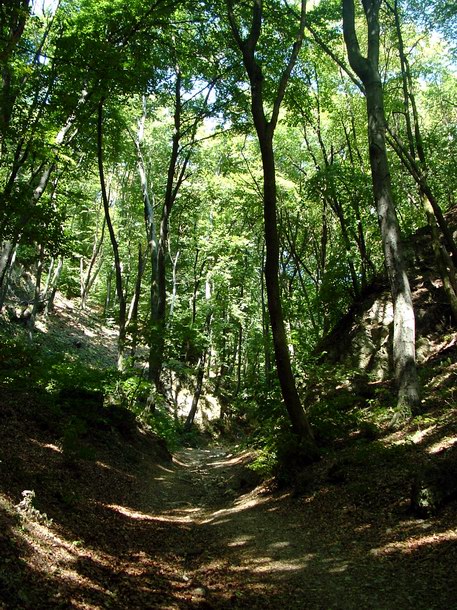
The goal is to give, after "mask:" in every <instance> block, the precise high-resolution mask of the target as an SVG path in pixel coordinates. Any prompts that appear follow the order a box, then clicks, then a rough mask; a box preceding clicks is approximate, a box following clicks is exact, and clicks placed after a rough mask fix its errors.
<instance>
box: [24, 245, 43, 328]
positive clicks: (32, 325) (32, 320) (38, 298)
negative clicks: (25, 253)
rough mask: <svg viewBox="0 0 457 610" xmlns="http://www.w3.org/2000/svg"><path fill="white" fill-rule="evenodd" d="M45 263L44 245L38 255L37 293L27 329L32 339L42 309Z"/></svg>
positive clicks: (34, 296) (35, 293)
mask: <svg viewBox="0 0 457 610" xmlns="http://www.w3.org/2000/svg"><path fill="white" fill-rule="evenodd" d="M43 263H44V245H43V244H41V246H40V249H39V254H38V262H37V270H36V277H35V292H34V295H33V306H32V312H31V314H30V317H29V319H28V321H27V327H28V330H29V336H30V338H32V333H33V330H34V329H35V323H36V317H37V314H38V311H39V308H40V303H41V278H42V275H43Z"/></svg>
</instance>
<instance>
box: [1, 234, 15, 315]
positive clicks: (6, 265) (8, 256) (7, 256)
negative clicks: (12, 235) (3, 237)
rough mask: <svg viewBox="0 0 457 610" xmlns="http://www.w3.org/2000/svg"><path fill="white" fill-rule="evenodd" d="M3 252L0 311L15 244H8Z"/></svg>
mask: <svg viewBox="0 0 457 610" xmlns="http://www.w3.org/2000/svg"><path fill="white" fill-rule="evenodd" d="M4 248H5V250H4V251H3V253H2V261H1V272H0V311H1V310H2V309H3V305H4V303H5V299H6V295H7V293H8V285H9V280H10V276H11V271H12V270H13V267H14V262H15V260H16V254H17V243H16V244H14V243H12V242H8V243H7V244H5V246H4ZM3 259H4V260H3Z"/></svg>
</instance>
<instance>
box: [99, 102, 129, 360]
mask: <svg viewBox="0 0 457 610" xmlns="http://www.w3.org/2000/svg"><path fill="white" fill-rule="evenodd" d="M103 103H104V100H103V99H101V100H100V103H99V105H98V121H97V160H98V170H99V176H100V186H101V192H102V201H103V209H104V211H105V220H106V226H107V227H108V233H109V236H110V240H111V247H112V249H113V256H114V271H115V277H116V293H117V298H118V301H119V321H118V323H119V335H118V340H117V354H118V356H117V367H118V369H119V370H120V371H122V370H123V369H124V353H125V343H126V311H127V305H126V301H125V295H124V290H123V285H122V283H123V282H122V265H121V259H120V255H119V245H118V243H117V239H116V235H115V233H114V228H113V223H112V222H111V216H110V211H109V200H108V194H107V192H106V182H105V172H104V168H103V129H102V128H103Z"/></svg>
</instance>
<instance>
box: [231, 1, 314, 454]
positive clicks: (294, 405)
mask: <svg viewBox="0 0 457 610" xmlns="http://www.w3.org/2000/svg"><path fill="white" fill-rule="evenodd" d="M262 4H263V3H262V1H261V0H254V1H253V2H252V5H251V6H252V22H251V24H250V26H249V33H248V35H247V37H246V38H243V36H242V34H241V31H242V29H244V28H239V27H238V25H237V23H236V18H235V15H234V7H233V5H234V3H233V1H232V0H227V8H228V19H229V23H230V26H231V29H232V33H233V37H234V39H235V42H236V44H237V46H238V48H239V49H240V51H241V52H242V55H243V63H244V67H245V70H246V72H247V74H248V77H249V82H250V87H251V112H252V118H253V121H254V126H255V129H256V132H257V137H258V141H259V146H260V152H261V157H262V168H263V212H264V229H265V246H266V249H265V282H266V290H267V299H268V311H269V315H270V324H271V331H272V336H273V344H274V351H275V357H276V368H277V372H278V379H279V383H280V386H281V391H282V396H283V399H284V403H285V406H286V409H287V412H288V414H289V418H290V421H291V424H292V429H293V431H294V432H295V434H296V435H297V436H298V437H299V438H300V439H301V440H302V443H303V446H304V447H305V446H306V450H307V452H308V454H309V457H313V456H315V455H316V445H315V441H314V437H313V433H312V430H311V427H310V425H309V421H308V418H307V416H306V414H305V411H304V409H303V405H302V403H301V400H300V397H299V395H298V391H297V387H296V384H295V379H294V375H293V371H292V366H291V361H290V353H289V347H288V341H287V336H286V330H285V325H284V316H283V311H282V303H281V292H280V286H279V235H278V225H277V195H276V170H275V156H274V151H273V135H274V131H275V128H276V125H277V122H278V117H279V110H280V106H281V103H282V100H283V98H284V94H285V91H286V87H287V83H288V81H289V78H290V74H291V72H292V69H293V67H294V65H295V63H296V60H297V57H298V54H299V52H300V49H301V46H302V43H303V35H304V28H305V18H306V2H305V0H302V2H301V12H300V19H299V21H300V23H299V25H298V29H297V33H296V37H295V42H294V44H293V46H292V50H291V52H290V57H289V61H288V63H287V66H286V67H285V68H284V71H283V73H282V75H281V78H280V81H279V83H278V87H277V91H276V95H275V98H274V102H273V109H272V112H271V118H270V120H268V119H267V117H266V115H265V109H264V91H263V82H264V77H263V73H262V67H261V65H260V64H259V63H258V60H257V57H256V47H257V43H258V41H259V38H260V34H261V31H262Z"/></svg>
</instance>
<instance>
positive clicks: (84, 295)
mask: <svg viewBox="0 0 457 610" xmlns="http://www.w3.org/2000/svg"><path fill="white" fill-rule="evenodd" d="M105 226H106V218H105V217H103V224H102V230H101V235H100V237H98V235H95V237H94V245H93V248H92V256H91V257H90V261H89V265H88V267H87V270H86V271H85V272H84V269H81V309H85V307H86V303H87V299H88V297H89V292H90V290H91V288H92V286H93V285H94V282H95V280H96V279H97V276H98V274H99V272H100V265H99V266H98V268H97V269H95V271H94V266H95V263H96V262H97V259H98V257H99V255H100V250H101V248H102V245H103V239H104V237H105ZM97 232H98V231H97ZM81 264H83V259H82V258H81Z"/></svg>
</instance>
